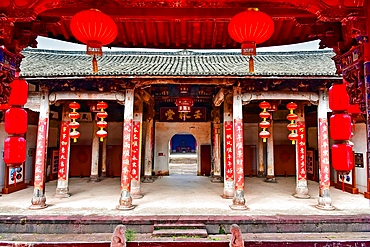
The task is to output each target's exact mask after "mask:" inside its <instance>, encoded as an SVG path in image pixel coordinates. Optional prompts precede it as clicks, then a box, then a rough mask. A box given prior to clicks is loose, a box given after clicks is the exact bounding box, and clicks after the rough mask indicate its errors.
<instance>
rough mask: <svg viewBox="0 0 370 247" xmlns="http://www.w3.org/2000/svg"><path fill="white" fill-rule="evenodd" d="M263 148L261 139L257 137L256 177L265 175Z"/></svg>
mask: <svg viewBox="0 0 370 247" xmlns="http://www.w3.org/2000/svg"><path fill="white" fill-rule="evenodd" d="M264 154H265V149H264V145H263V139H262V138H260V137H258V174H257V176H258V177H263V176H264V175H265V162H264Z"/></svg>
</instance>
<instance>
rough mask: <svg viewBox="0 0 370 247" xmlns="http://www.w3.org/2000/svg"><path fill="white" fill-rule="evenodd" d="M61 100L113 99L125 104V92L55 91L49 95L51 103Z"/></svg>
mask: <svg viewBox="0 0 370 247" xmlns="http://www.w3.org/2000/svg"><path fill="white" fill-rule="evenodd" d="M61 100H113V101H117V102H118V103H119V104H121V105H123V104H124V103H125V94H124V93H122V92H93V91H91V92H69V91H61V92H53V93H51V94H50V95H49V103H50V104H55V103H56V102H58V101H61Z"/></svg>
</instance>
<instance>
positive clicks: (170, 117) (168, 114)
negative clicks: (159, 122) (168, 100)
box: [164, 109, 175, 120]
mask: <svg viewBox="0 0 370 247" xmlns="http://www.w3.org/2000/svg"><path fill="white" fill-rule="evenodd" d="M174 114H175V112H174V111H172V110H171V109H169V110H168V111H167V112H166V113H165V114H164V115H165V116H166V117H167V120H173V117H172V116H173V115H174Z"/></svg>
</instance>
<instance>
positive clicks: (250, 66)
mask: <svg viewBox="0 0 370 247" xmlns="http://www.w3.org/2000/svg"><path fill="white" fill-rule="evenodd" d="M253 72H254V60H253V57H252V56H250V57H249V73H253Z"/></svg>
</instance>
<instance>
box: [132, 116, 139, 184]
mask: <svg viewBox="0 0 370 247" xmlns="http://www.w3.org/2000/svg"><path fill="white" fill-rule="evenodd" d="M140 130H141V123H140V121H134V126H133V132H134V133H133V134H132V149H131V153H132V155H131V158H132V163H131V164H132V170H131V178H132V179H135V180H136V181H139V153H140V152H139V151H140V143H141V141H140V139H141V133H140Z"/></svg>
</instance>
